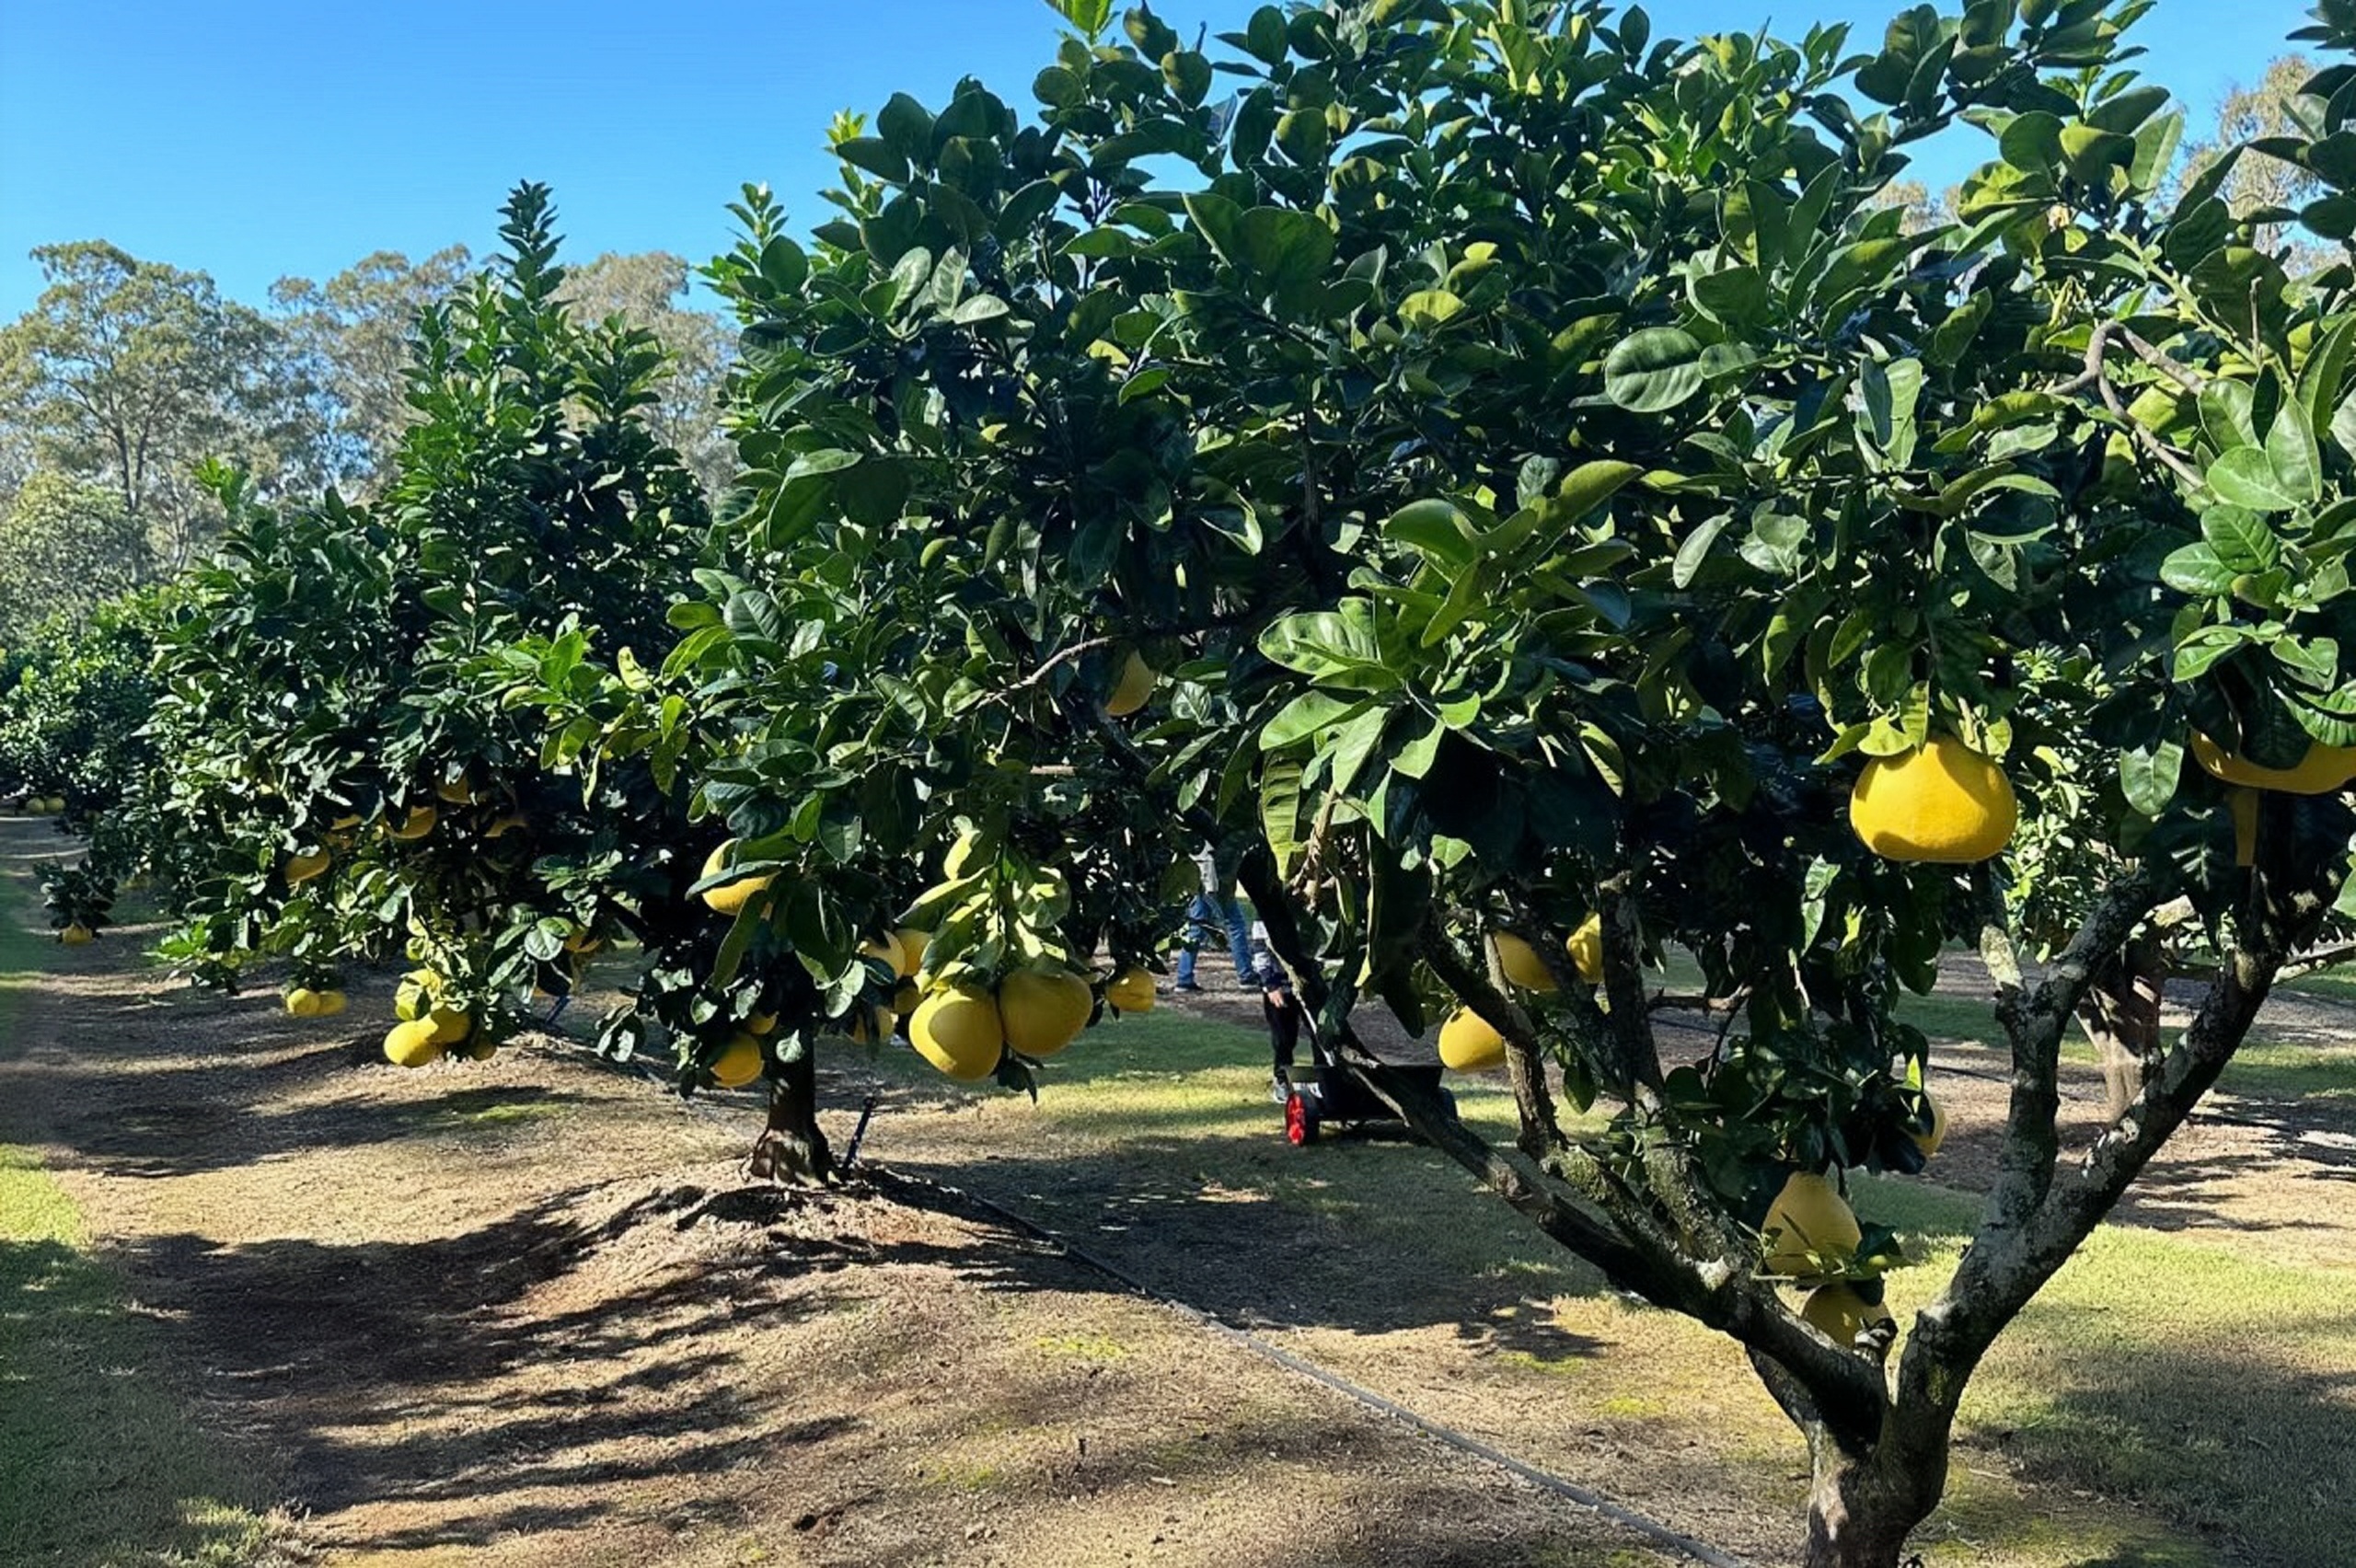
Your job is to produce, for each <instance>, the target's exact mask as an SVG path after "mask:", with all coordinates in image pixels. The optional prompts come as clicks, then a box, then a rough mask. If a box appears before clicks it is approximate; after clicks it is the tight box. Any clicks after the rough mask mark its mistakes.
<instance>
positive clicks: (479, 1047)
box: [458, 1040, 499, 1062]
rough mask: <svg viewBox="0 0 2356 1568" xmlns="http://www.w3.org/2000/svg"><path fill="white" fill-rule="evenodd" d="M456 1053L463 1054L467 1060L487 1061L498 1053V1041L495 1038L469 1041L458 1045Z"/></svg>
mask: <svg viewBox="0 0 2356 1568" xmlns="http://www.w3.org/2000/svg"><path fill="white" fill-rule="evenodd" d="M458 1055H461V1056H464V1057H465V1058H466V1059H467V1060H468V1061H469V1062H488V1061H490V1060H491V1058H492V1057H493V1056H496V1055H499V1042H498V1041H496V1040H476V1041H473V1042H471V1043H468V1044H465V1045H461V1046H459V1047H458Z"/></svg>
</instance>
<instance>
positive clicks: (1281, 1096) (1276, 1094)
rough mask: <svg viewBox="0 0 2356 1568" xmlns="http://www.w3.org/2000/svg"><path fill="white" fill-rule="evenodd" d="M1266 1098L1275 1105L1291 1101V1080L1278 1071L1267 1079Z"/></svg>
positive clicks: (1287, 1103) (1286, 1103)
mask: <svg viewBox="0 0 2356 1568" xmlns="http://www.w3.org/2000/svg"><path fill="white" fill-rule="evenodd" d="M1268 1099H1269V1101H1271V1102H1272V1103H1275V1104H1277V1105H1289V1104H1290V1103H1292V1080H1291V1079H1289V1078H1286V1077H1285V1075H1284V1074H1282V1073H1278V1074H1276V1077H1274V1078H1270V1079H1269V1080H1268Z"/></svg>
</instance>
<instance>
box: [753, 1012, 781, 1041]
mask: <svg viewBox="0 0 2356 1568" xmlns="http://www.w3.org/2000/svg"><path fill="white" fill-rule="evenodd" d="M776 1032H777V1014H775V1013H773V1012H756V1013H755V1014H754V1015H753V1016H752V1017H750V1018H748V1019H746V1020H745V1033H747V1034H763V1035H767V1034H775V1033H776Z"/></svg>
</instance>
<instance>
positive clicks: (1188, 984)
mask: <svg viewBox="0 0 2356 1568" xmlns="http://www.w3.org/2000/svg"><path fill="white" fill-rule="evenodd" d="M1170 988H1171V989H1172V990H1173V991H1199V990H1201V989H1202V987H1201V986H1197V985H1195V983H1194V982H1193V981H1192V980H1181V981H1179V982H1178V984H1176V985H1175V986H1171V987H1170Z"/></svg>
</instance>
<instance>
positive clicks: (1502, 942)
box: [1489, 931, 1554, 991]
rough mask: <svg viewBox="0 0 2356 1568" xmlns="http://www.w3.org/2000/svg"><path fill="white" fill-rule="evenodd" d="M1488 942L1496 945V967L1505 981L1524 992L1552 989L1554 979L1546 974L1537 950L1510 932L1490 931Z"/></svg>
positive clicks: (1544, 965) (1544, 963) (1543, 961)
mask: <svg viewBox="0 0 2356 1568" xmlns="http://www.w3.org/2000/svg"><path fill="white" fill-rule="evenodd" d="M1489 940H1490V941H1491V942H1493V943H1495V944H1496V950H1497V967H1498V968H1500V969H1502V970H1504V971H1505V972H1506V978H1507V979H1508V980H1510V981H1512V982H1513V983H1514V984H1515V985H1517V986H1520V987H1521V988H1522V989H1523V990H1525V991H1551V990H1553V988H1554V977H1553V975H1552V974H1548V973H1547V972H1546V961H1545V960H1544V959H1542V958H1540V957H1539V956H1538V950H1537V949H1535V948H1533V947H1531V946H1530V944H1529V943H1528V942H1526V941H1523V940H1521V939H1520V938H1519V937H1517V936H1515V935H1514V934H1513V933H1512V932H1511V931H1492V932H1491V933H1490V934H1489Z"/></svg>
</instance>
